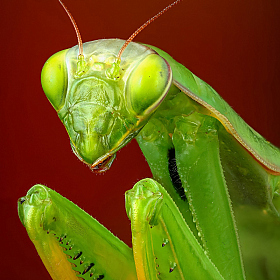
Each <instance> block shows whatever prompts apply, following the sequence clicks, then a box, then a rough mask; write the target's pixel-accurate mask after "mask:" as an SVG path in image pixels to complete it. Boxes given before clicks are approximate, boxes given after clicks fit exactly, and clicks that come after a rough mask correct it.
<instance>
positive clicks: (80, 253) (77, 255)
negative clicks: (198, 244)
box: [73, 251, 83, 260]
mask: <svg viewBox="0 0 280 280" xmlns="http://www.w3.org/2000/svg"><path fill="white" fill-rule="evenodd" d="M82 254H83V252H82V251H81V252H79V253H78V254H76V255H75V256H74V257H73V260H76V259H78V258H79V257H80V256H81V255H82Z"/></svg>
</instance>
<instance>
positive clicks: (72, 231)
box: [18, 185, 137, 280]
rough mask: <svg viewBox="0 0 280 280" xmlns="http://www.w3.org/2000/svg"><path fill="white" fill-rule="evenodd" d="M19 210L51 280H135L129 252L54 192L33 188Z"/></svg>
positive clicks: (121, 243)
mask: <svg viewBox="0 0 280 280" xmlns="http://www.w3.org/2000/svg"><path fill="white" fill-rule="evenodd" d="M18 209H19V216H20V219H21V221H22V223H23V225H24V226H25V228H26V230H27V232H28V235H29V237H30V239H31V240H32V242H33V243H34V245H35V247H36V249H37V251H38V253H39V255H40V257H41V258H42V260H43V262H44V264H45V266H46V268H47V269H48V271H49V273H50V275H51V276H52V278H53V279H57V280H60V279H65V280H66V279H67V280H69V279H99V280H101V279H103V278H104V279H137V278H136V273H135V266H134V261H133V257H132V250H131V249H130V248H129V247H128V246H127V245H125V244H124V243H123V242H122V241H120V240H119V239H118V238H117V237H115V236H114V235H113V234H112V233H111V232H109V231H108V230H107V229H106V228H104V227H103V226H102V225H101V224H99V223H98V222H97V221H96V220H95V219H93V218H92V217H91V216H89V215H88V214H87V213H85V212H84V211H83V210H81V209H80V208H79V207H77V206H76V205H75V204H74V203H72V202H70V201H69V200H67V199H66V198H64V197H62V196H61V195H60V194H58V193H57V192H55V191H53V190H51V189H49V188H47V187H45V186H43V185H35V186H33V187H32V188H31V189H30V190H29V191H28V193H27V195H26V196H25V197H23V198H21V199H19V202H18ZM78 277H80V278H78Z"/></svg>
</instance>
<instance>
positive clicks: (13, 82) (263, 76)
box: [0, 0, 280, 280]
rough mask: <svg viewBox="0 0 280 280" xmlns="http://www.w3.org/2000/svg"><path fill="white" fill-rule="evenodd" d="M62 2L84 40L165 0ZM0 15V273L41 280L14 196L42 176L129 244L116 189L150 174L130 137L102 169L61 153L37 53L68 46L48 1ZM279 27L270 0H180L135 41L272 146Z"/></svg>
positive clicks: (14, 5) (64, 141) (65, 144)
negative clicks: (197, 81)
mask: <svg viewBox="0 0 280 280" xmlns="http://www.w3.org/2000/svg"><path fill="white" fill-rule="evenodd" d="M65 2H66V5H67V6H68V8H69V9H70V10H71V11H72V14H73V16H74V17H75V19H76V21H77V23H78V25H79V28H80V31H81V34H82V37H83V40H84V41H90V40H94V39H99V38H123V39H126V38H128V37H129V35H130V34H131V33H132V32H133V31H134V30H136V28H138V27H139V26H140V25H141V24H142V23H143V22H144V21H146V20H147V19H148V18H149V17H152V16H153V15H154V14H156V13H157V12H158V11H159V10H160V9H162V8H164V7H165V6H166V5H168V4H169V3H170V1H168V0H161V1H155V0H154V1H151V0H144V1H128V0H127V1H125V0H120V1H115V0H103V1H93V0H80V1H71V0H68V1H66V0H65ZM136 3H137V4H136ZM0 13H1V15H0V20H1V34H2V36H1V76H0V78H1V83H0V87H1V91H0V92H1V93H0V94H1V104H0V106H1V110H0V114H1V121H0V131H1V169H0V170H1V175H0V176H1V177H0V180H1V193H2V195H1V198H0V199H1V204H0V205H1V217H0V218H1V233H0V234H1V241H2V242H1V243H2V249H1V254H0V259H1V267H2V269H1V278H2V279H21V280H25V279H38V278H39V277H40V279H41V280H43V279H50V277H49V276H48V273H47V272H46V270H45V269H44V267H43V265H42V263H41V261H40V259H39V258H38V256H37V253H36V251H35V248H34V246H33V245H32V243H31V242H30V240H29V239H28V237H27V234H26V231H25V229H24V227H23V226H22V225H21V223H20V221H19V219H18V216H17V209H16V202H17V199H18V198H19V197H21V196H23V195H25V194H26V192H27V190H28V189H29V188H30V187H31V186H32V185H34V184H35V183H42V184H46V185H47V186H49V187H51V188H54V189H55V190H57V191H58V192H59V193H61V194H62V195H64V196H66V197H67V198H68V199H70V200H72V201H73V202H75V203H77V204H78V205H79V206H80V207H82V208H83V209H85V210H86V211H87V212H89V213H90V214H91V215H93V216H94V217H96V218H97V219H98V220H99V221H100V222H101V223H103V224H104V225H105V226H106V227H108V228H109V229H110V230H112V231H113V233H115V234H116V235H117V236H118V237H120V238H121V239H122V240H124V241H125V242H127V243H128V244H130V229H129V228H130V225H129V221H128V219H127V217H126V214H125V210H124V192H125V190H127V189H129V188H131V187H132V186H133V184H134V183H135V182H136V181H138V180H139V179H142V178H144V177H146V176H150V173H149V169H148V166H147V163H146V162H145V159H144V157H143V156H142V155H141V152H140V151H139V148H138V147H137V144H136V143H135V141H133V142H132V143H131V144H130V145H128V146H127V147H126V148H124V149H123V150H122V151H121V152H119V153H118V155H117V160H115V162H114V164H113V166H112V168H111V169H110V170H109V171H108V172H107V173H106V174H105V175H95V174H93V173H91V172H90V170H89V169H88V168H87V167H86V166H84V165H83V164H81V163H80V162H79V161H78V159H77V158H76V157H75V155H74V154H73V153H72V152H71V148H70V145H69V140H68V136H67V134H66V131H65V129H64V128H63V126H62V124H61V123H60V121H59V119H58V117H57V116H56V112H55V111H54V109H53V108H52V106H51V105H50V104H49V102H48V101H47V99H46V98H45V96H44V93H43V91H42V89H41V85H40V72H41V68H42V66H43V64H44V62H45V61H46V60H47V58H48V57H49V56H51V55H52V54H53V53H55V52H57V51H59V50H61V49H65V48H68V47H71V46H73V45H75V44H76V38H75V33H74V30H73V28H72V26H71V24H70V21H69V19H68V18H67V16H66V14H65V12H64V11H63V9H62V8H61V7H60V5H59V4H58V2H57V1H55V0H46V1H38V0H37V1H35V0H33V1H31V0H26V1H15V0H10V1H3V2H2V3H1V11H0ZM279 28H280V2H279V0H269V1H268V0H255V1H249V0H247V1H244V0H235V1H224V0H212V1H207V0H204V1H202V0H196V1H187V0H186V1H184V2H182V3H181V4H180V5H178V6H176V7H174V8H173V9H172V10H170V11H169V12H168V13H166V14H165V15H163V16H162V17H161V18H159V19H158V20H157V21H156V22H154V23H153V24H152V25H150V26H149V27H148V28H146V29H145V30H144V31H143V32H142V33H141V34H140V35H138V36H137V38H136V40H135V41H140V42H144V43H149V44H152V45H155V46H157V47H159V48H161V49H163V50H165V51H166V52H168V53H169V54H171V55H172V56H173V57H174V58H175V59H176V60H177V61H179V62H181V63H183V64H184V65H185V66H186V67H188V68H189V69H190V70H191V71H193V72H194V73H195V74H196V75H198V76H199V77H200V78H202V79H203V80H205V81H206V82H208V83H209V84H210V85H211V86H213V87H214V88H215V89H216V90H217V91H218V92H219V93H220V94H221V95H222V96H223V97H224V99H225V100H226V101H228V103H229V104H230V105H231V106H232V107H233V108H234V109H235V110H236V111H237V112H238V113H239V114H240V115H241V117H242V118H244V119H245V121H247V122H248V123H249V124H250V125H251V126H252V127H253V128H254V129H256V130H257V131H258V132H259V133H261V134H262V135H263V136H265V137H266V138H267V139H268V140H270V141H271V142H273V143H274V144H276V145H278V146H280V139H279V136H280V125H279V120H280V117H279V104H280V102H279V101H280V97H279V89H278V84H279V74H280V54H279V50H280V41H279ZM3 246H4V248H3Z"/></svg>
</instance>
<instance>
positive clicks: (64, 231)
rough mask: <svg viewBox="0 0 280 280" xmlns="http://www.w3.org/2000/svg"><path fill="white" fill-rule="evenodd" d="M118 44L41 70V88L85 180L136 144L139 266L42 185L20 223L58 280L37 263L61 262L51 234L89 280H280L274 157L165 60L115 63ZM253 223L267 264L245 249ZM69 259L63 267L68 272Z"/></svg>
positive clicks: (130, 57)
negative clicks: (64, 241) (144, 172)
mask: <svg viewBox="0 0 280 280" xmlns="http://www.w3.org/2000/svg"><path fill="white" fill-rule="evenodd" d="M122 44H123V41H122V40H119V39H109V40H97V41H93V42H89V43H86V44H84V59H82V60H81V59H78V48H77V47H73V48H72V49H69V50H65V51H62V52H59V53H57V54H55V55H54V56H52V57H51V58H50V59H49V60H48V61H47V62H46V64H45V66H44V68H43V71H42V85H43V89H44V91H45V93H46V95H47V97H48V98H49V100H50V102H51V103H52V105H53V107H54V108H55V110H56V111H57V112H58V115H59V118H60V119H61V121H62V122H63V124H64V125H65V127H66V130H67V131H68V134H69V137H70V142H71V146H72V149H73V151H74V153H75V154H76V155H77V156H78V157H79V158H80V159H81V160H82V161H83V162H85V163H87V164H88V165H89V166H90V168H91V169H92V170H96V171H97V172H99V171H104V170H106V169H108V168H109V167H110V165H111V164H112V161H113V159H114V157H115V153H116V151H118V150H119V149H121V148H122V147H123V146H124V145H126V144H127V143H128V142H129V141H130V140H131V139H132V138H134V137H136V140H137V142H138V143H139V146H140V148H141V150H142V152H143V154H144V156H145V157H146V159H147V161H148V164H149V166H150V168H151V171H152V173H153V176H154V179H155V180H156V182H155V181H152V180H149V179H147V180H145V181H141V182H139V183H137V184H136V185H135V187H134V188H133V189H132V190H131V191H129V192H127V194H126V209H127V213H128V216H129V218H130V219H131V227H132V228H131V230H132V238H133V241H132V244H133V255H134V261H133V255H132V251H131V250H130V249H129V248H127V247H126V246H125V245H124V244H123V243H122V242H121V241H119V240H118V239H116V238H115V237H114V236H113V235H112V234H111V233H109V232H108V231H107V230H106V229H105V228H104V227H102V226H101V225H100V224H98V222H97V221H95V220H93V219H92V218H89V216H87V214H85V213H84V212H83V211H82V210H80V209H79V210H78V208H77V206H75V205H74V204H72V203H70V202H68V201H67V200H66V199H64V198H61V197H60V196H59V195H58V194H57V193H55V192H54V191H52V190H50V189H47V188H45V187H43V186H40V187H34V188H35V189H31V190H30V191H29V193H28V194H27V196H26V197H25V198H24V199H21V200H20V202H19V215H20V217H21V220H22V222H23V224H24V225H25V227H26V229H27V231H28V234H29V236H30V238H31V239H32V241H33V242H34V244H35V246H36V248H37V250H38V251H39V254H40V250H41V254H40V255H41V257H42V259H43V261H44V263H45V264H46V266H47V267H48V270H49V271H50V274H51V275H52V277H54V279H64V278H61V276H60V275H59V274H57V275H59V276H57V275H56V274H55V273H56V272H53V273H54V274H52V273H51V271H52V270H54V271H55V269H54V267H55V264H54V263H52V262H51V263H50V262H48V261H45V260H44V259H47V260H48V259H49V255H51V254H59V256H61V255H63V256H65V252H62V251H61V248H62V247H63V246H62V247H61V246H60V245H61V244H60V245H59V244H58V245H56V247H55V248H54V247H53V244H57V243H55V242H57V240H56V238H55V237H54V236H53V235H51V233H52V234H53V233H55V234H56V236H57V235H59V238H60V237H62V238H63V236H64V235H66V237H68V236H69V235H70V236H71V240H77V241H75V244H79V245H78V246H79V250H82V251H83V256H85V257H86V254H84V252H87V255H88V256H90V257H86V258H87V261H88V262H89V263H87V264H85V265H84V267H83V269H86V268H87V267H89V266H90V264H91V263H94V264H96V266H95V265H94V266H92V267H90V268H89V270H90V269H92V271H94V272H92V273H96V274H94V277H95V278H89V279H98V277H99V275H104V279H136V277H138V279H245V277H247V279H256V278H255V277H256V275H258V277H259V279H278V278H279V277H280V271H279V268H278V267H279V265H277V262H275V259H278V260H279V257H280V256H279V252H280V239H279V238H271V239H267V240H264V239H265V234H267V233H269V234H271V235H272V236H277V234H279V233H280V218H279V208H280V206H279V205H280V203H279V198H278V197H279V188H280V176H279V174H280V151H279V149H278V148H276V147H274V146H273V145H272V144H270V143H269V142H267V141H266V140H265V139H264V138H263V137H262V136H260V135H259V134H258V133H256V132H255V131H254V130H253V129H252V128H250V127H249V126H248V125H247V124H246V123H245V122H244V121H243V120H242V119H241V118H240V117H239V116H238V115H237V114H236V113H235V112H234V111H233V110H232V109H231V107H230V106H229V105H228V104H227V103H226V102H225V101H224V100H223V99H222V98H221V97H220V96H219V95H218V94H217V93H216V92H215V91H214V90H213V89H212V88H211V87H210V86H209V85H208V84H206V83H205V82H203V81H202V80H200V79H199V78H198V77H196V76H195V75H194V74H192V73H191V72H190V71H189V70H188V69H186V68H185V67H184V66H183V65H181V64H179V63H178V62H176V61H175V60H173V59H172V58H171V57H170V56H169V55H168V54H166V53H165V52H163V51H161V50H160V49H158V48H155V47H152V46H148V45H140V44H136V43H131V44H129V46H128V47H127V49H126V50H125V51H124V53H123V55H122V58H121V61H117V60H116V56H117V54H118V51H119V49H120V48H121V46H122ZM37 189H39V190H40V191H39V194H40V195H37V194H36V191H34V190H37ZM31 194H32V195H31ZM42 195H43V196H44V195H45V196H46V197H44V198H43V199H42V198H41V196H42ZM31 197H39V198H40V199H37V200H38V201H39V202H40V203H39V202H38V203H37V202H36V203H35V204H34V202H32V201H31V200H32V199H31ZM33 200H34V198H33ZM30 201H31V202H30ZM50 201H51V203H50ZM49 204H51V206H50V205H49ZM46 205H47V206H46ZM72 208H73V209H75V211H70V210H67V209H72ZM46 209H52V210H48V211H46ZM53 211H54V212H55V213H56V214H53ZM69 212H71V215H70V214H69ZM72 212H73V213H72ZM82 212H83V214H81V213H82ZM40 215H41V216H42V215H43V217H45V219H43V221H44V222H43V224H42V218H39V217H41V216H40ZM56 215H57V217H59V218H58V219H57V220H56V222H55V221H54V220H51V219H52V218H53V217H56ZM85 217H86V218H85ZM257 217H260V220H261V221H262V223H263V224H264V225H266V227H258V234H257V237H255V242H256V243H259V244H260V243H264V242H265V243H266V244H267V246H269V247H270V248H274V249H273V250H272V251H271V252H270V254H266V253H265V252H264V251H262V250H258V249H256V248H257V247H258V246H255V247H256V248H253V247H254V245H251V247H250V246H247V244H246V242H245V240H247V239H248V236H250V229H248V228H247V227H246V225H245V224H246V222H248V223H252V224H254V223H256V219H257ZM69 220H71V221H72V222H71V223H69V222H68V221H69ZM244 221H246V222H244ZM86 224H87V226H86ZM53 226H54V227H55V228H52V227H53ZM81 227H84V231H83V233H81V231H80V230H77V229H78V228H81ZM87 227H88V229H85V228H87ZM34 229H35V230H34ZM48 231H49V232H50V233H49V234H48V233H46V232H48ZM239 239H240V240H239ZM85 240H86V242H88V243H87V244H96V241H95V240H101V241H100V242H99V241H98V243H102V242H104V247H102V250H103V251H104V252H105V251H106V252H108V256H107V257H108V261H109V262H111V258H114V261H115V262H116V263H117V262H120V263H121V264H122V265H121V266H122V267H125V269H123V268H117V267H121V266H119V265H117V264H116V265H115V266H113V267H114V268H111V267H105V266H102V265H103V261H104V263H105V262H106V261H107V260H106V259H103V257H104V255H102V256H100V253H99V251H98V250H99V249H98V248H97V249H90V250H89V249H88V251H87V250H86V249H85V248H87V246H88V245H86V244H85V243H84V242H85ZM48 243H49V244H50V245H49V247H48V245H46V244H48ZM165 243H166V244H165ZM102 244H103V243H102ZM112 244H113V245H112ZM163 245H164V246H163ZM42 247H43V249H42ZM93 247H94V246H93ZM38 248H39V249H38ZM40 248H41V249H40ZM73 248H74V246H73ZM277 248H278V249H277ZM66 249H67V250H68V251H69V248H66ZM59 250H60V251H59ZM77 250H78V249H77ZM96 250H97V251H96ZM68 251H66V252H68ZM90 251H91V252H92V253H90ZM111 251H112V252H113V253H110V252H111ZM251 251H254V252H256V254H251V253H250V252H251ZM55 252H56V253H55ZM61 252H62V253H61ZM77 254H78V251H77ZM106 255H107V253H106ZM105 257H106V256H105ZM88 258H92V262H91V261H90V260H89V259H88ZM71 260H73V256H72V259H70V262H69V261H68V260H67V259H66V258H65V267H66V266H67V265H68V263H71V262H72V263H73V261H71ZM134 263H135V267H136V271H137V276H136V272H135V267H134ZM243 263H244V264H243ZM258 263H260V264H264V265H260V266H258V265H256V264H258ZM266 263H267V264H268V265H265V264H266ZM86 265H87V266H86ZM95 269H96V270H95ZM267 269H269V270H270V275H271V276H270V277H269V278H268V277H267V275H268V272H267ZM74 270H77V268H74ZM58 271H59V270H58ZM65 271H67V273H69V275H70V274H71V273H72V271H73V269H72V268H71V267H70V266H69V265H68V267H67V268H65V270H64V272H65ZM124 271H125V273H124V274H122V273H123V272H124ZM80 272H81V271H80ZM82 272H83V271H82ZM82 272H81V273H82ZM57 273H59V272H57ZM90 273H91V272H90ZM90 273H88V274H87V275H90ZM118 273H119V274H118ZM53 275H54V276H53ZM106 275H108V276H106ZM118 275H120V276H118ZM245 275H246V276H245ZM55 277H56V278H55ZM73 277H76V276H75V275H74V276H73ZM78 277H83V276H82V275H78ZM92 277H93V276H92ZM110 277H111V278H110ZM67 279H72V278H67ZM73 279H75V278H73ZM84 279H87V278H84Z"/></svg>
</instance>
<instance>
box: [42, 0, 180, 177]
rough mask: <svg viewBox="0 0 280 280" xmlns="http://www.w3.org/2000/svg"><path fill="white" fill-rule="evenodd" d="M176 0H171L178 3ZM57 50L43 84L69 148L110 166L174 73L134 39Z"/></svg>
mask: <svg viewBox="0 0 280 280" xmlns="http://www.w3.org/2000/svg"><path fill="white" fill-rule="evenodd" d="M177 2H179V0H178V1H175V2H174V3H175V4H176V3H177ZM60 3H61V4H62V5H63V7H64V9H65V10H66V12H67V14H68V15H69V17H70V19H71V21H72V23H73V25H74V27H75V30H76V34H77V37H78V42H79V44H78V47H77V46H75V47H73V48H71V49H67V50H63V51H60V52H58V53H56V54H54V55H53V56H52V57H50V58H49V59H48V61H47V62H46V63H45V65H44V67H43V70H42V76H41V80H42V87H43V90H44V92H45V94H46V96H47V97H48V99H49V101H50V102H51V104H52V105H53V107H54V109H55V110H56V111H57V113H58V115H59V118H60V119H61V121H62V122H63V124H64V126H65V128H66V130H67V132H68V134H69V137H70V143H71V147H72V149H73V152H74V153H75V154H76V155H77V157H78V158H79V159H80V160H82V161H83V162H85V163H86V164H87V165H88V166H89V167H90V168H91V169H92V170H93V171H95V172H103V171H106V170H107V169H109V167H110V165H111V164H112V162H113V159H114V158H115V153H116V152H117V151H118V150H119V149H121V148H122V147H123V146H125V145H126V144H127V143H128V142H129V141H130V140H131V139H133V138H134V137H135V136H136V135H137V134H138V132H139V131H140V130H141V128H142V127H143V126H144V125H145V124H146V123H147V121H148V120H149V118H150V117H151V115H152V114H153V112H154V111H155V110H156V108H157V107H158V106H159V105H160V103H161V102H162V100H163V99H164V97H165V96H166V94H167V92H168V90H169V88H170V86H171V83H172V72H171V69H170V66H169V64H168V63H167V61H166V60H165V59H163V58H162V57H160V56H159V55H158V54H157V53H156V52H155V51H154V50H152V49H150V48H148V47H146V46H143V45H141V44H137V43H133V42H131V41H132V39H133V38H134V37H135V36H136V35H137V34H138V33H139V32H140V31H141V30H142V29H143V28H145V27H146V26H147V25H148V24H149V23H150V22H152V21H153V20H154V19H156V18H157V17H158V16H160V15H161V14H162V13H163V12H165V11H166V10H167V9H169V8H170V7H172V6H173V5H174V3H173V4H171V5H169V6H168V7H166V8H165V9H164V10H163V11H161V12H160V13H158V15H156V16H154V17H153V18H151V19H150V20H149V21H147V22H146V23H145V24H143V25H142V26H141V27H140V28H139V29H138V30H137V31H136V32H134V33H133V34H132V36H131V37H130V38H129V39H128V40H127V41H123V40H119V39H108V40H97V41H92V42H88V43H85V44H82V40H81V37H80V33H79V31H78V28H77V25H76V23H75V21H74V19H73V17H72V16H71V14H70V13H69V11H68V10H67V8H66V7H65V6H64V4H63V3H62V2H61V1H60Z"/></svg>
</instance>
